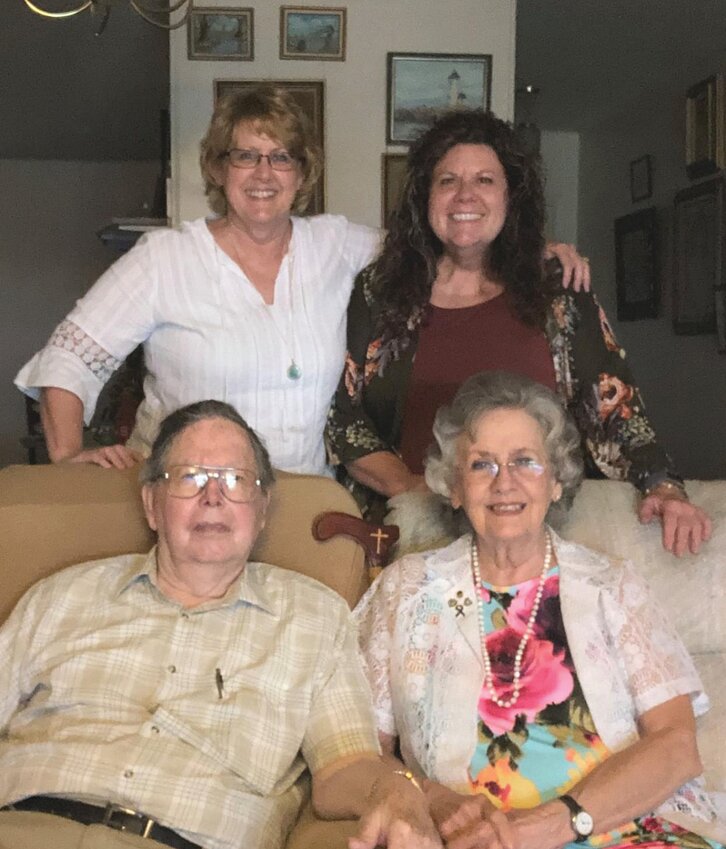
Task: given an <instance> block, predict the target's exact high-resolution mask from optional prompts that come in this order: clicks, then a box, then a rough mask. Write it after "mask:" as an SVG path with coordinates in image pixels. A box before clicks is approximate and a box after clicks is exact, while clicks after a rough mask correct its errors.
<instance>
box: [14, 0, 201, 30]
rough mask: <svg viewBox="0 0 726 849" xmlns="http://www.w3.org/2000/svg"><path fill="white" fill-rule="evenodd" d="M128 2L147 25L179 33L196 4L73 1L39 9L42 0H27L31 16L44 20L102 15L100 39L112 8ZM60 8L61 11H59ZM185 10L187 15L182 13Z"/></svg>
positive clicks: (51, 1)
mask: <svg viewBox="0 0 726 849" xmlns="http://www.w3.org/2000/svg"><path fill="white" fill-rule="evenodd" d="M124 2H128V4H129V6H131V8H132V9H133V10H134V11H135V12H136V13H137V14H138V15H140V16H141V17H142V18H143V19H144V20H145V21H148V23H150V24H153V25H154V26H155V27H159V28H161V29H177V28H178V27H180V26H183V25H184V23H186V20H187V18H188V17H189V12H190V10H191V7H192V0H78V2H76V0H71V2H70V3H68V2H65V0H64V2H59V0H43V6H40V5H38V0H35V2H33V0H24V3H25V5H26V6H27V7H28V8H29V9H30V11H31V12H35V14H36V15H40V16H41V17H43V18H72V17H73V16H74V15H78V14H79V13H80V12H85V10H86V9H90V11H91V14H92V15H100V18H101V22H100V24H99V26H98V29H97V30H96V35H101V33H102V32H103V31H104V29H105V28H106V24H107V23H108V16H109V15H110V14H111V8H112V7H113V6H118V5H120V4H121V3H124ZM59 6H60V7H61V8H58V7H59ZM182 9H183V11H180V10H182ZM175 12H179V13H180V17H179V19H178V20H176V21H174V22H172V21H171V17H172V15H174V13H175Z"/></svg>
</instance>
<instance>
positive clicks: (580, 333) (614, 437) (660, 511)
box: [555, 292, 711, 556]
mask: <svg viewBox="0 0 726 849" xmlns="http://www.w3.org/2000/svg"><path fill="white" fill-rule="evenodd" d="M558 301H559V307H557V306H556V310H555V312H556V313H558V314H559V315H560V316H562V317H563V318H562V319H561V320H562V322H563V325H564V327H563V329H562V332H563V335H564V336H566V337H569V350H570V351H571V356H572V368H573V371H574V374H575V379H576V382H577V384H578V389H577V392H576V395H575V397H574V398H573V399H572V405H571V411H572V412H573V413H574V416H575V419H576V421H577V424H578V427H579V429H580V432H581V433H583V435H584V436H585V444H586V445H587V448H588V451H589V454H590V457H591V459H592V461H593V463H594V465H595V466H596V467H597V468H598V469H599V470H600V471H601V472H602V473H603V474H604V475H605V476H606V477H608V478H610V479H612V480H628V481H629V482H630V483H632V484H633V485H634V486H635V487H636V488H637V489H638V490H639V491H640V492H641V494H643V496H644V499H643V501H642V502H641V504H640V505H639V507H638V516H639V518H640V520H641V522H644V523H647V522H650V521H654V520H659V521H660V522H661V525H662V530H663V533H662V541H663V547H664V548H665V549H666V550H667V551H671V552H673V553H674V554H676V555H678V556H680V555H682V554H684V553H685V551H686V550H690V551H691V552H692V553H694V554H695V553H697V552H698V550H699V548H700V546H701V544H702V542H703V541H704V540H707V539H708V538H709V537H710V535H711V520H710V519H709V517H708V516H707V514H706V513H705V512H704V511H703V510H701V509H700V508H698V507H696V506H695V505H693V504H690V502H689V501H688V496H687V495H686V493H685V490H684V489H683V488H682V479H681V478H680V476H679V475H678V473H677V472H676V469H675V466H674V464H673V461H672V460H671V458H670V457H669V456H668V454H667V452H666V451H665V449H664V448H663V446H662V445H661V444H660V443H659V441H658V439H657V437H656V434H655V430H654V428H653V426H652V424H651V422H650V419H649V418H648V415H647V413H646V410H645V404H644V402H643V399H642V396H641V394H640V390H639V389H638V386H637V384H636V381H635V377H634V375H633V373H632V370H631V366H630V363H629V361H628V358H627V356H626V354H625V351H624V350H623V348H621V347H620V345H619V344H618V342H617V339H616V338H615V334H614V332H613V329H612V326H611V324H610V322H609V320H608V317H607V315H606V313H605V310H604V309H603V308H602V306H601V305H600V303H599V301H598V299H597V297H596V296H595V294H594V293H589V294H588V293H584V292H580V293H579V294H570V293H566V294H563V295H562V296H560V297H559V298H558ZM661 484H664V486H660V487H659V485H661Z"/></svg>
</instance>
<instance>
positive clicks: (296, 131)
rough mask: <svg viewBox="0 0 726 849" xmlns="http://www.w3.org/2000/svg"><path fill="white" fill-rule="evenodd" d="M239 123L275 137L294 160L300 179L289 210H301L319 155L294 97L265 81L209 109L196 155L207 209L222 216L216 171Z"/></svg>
mask: <svg viewBox="0 0 726 849" xmlns="http://www.w3.org/2000/svg"><path fill="white" fill-rule="evenodd" d="M240 123H248V124H250V125H251V126H252V128H253V129H254V131H255V132H256V133H261V134H263V135H266V136H269V137H270V138H272V139H277V140H278V141H279V142H280V143H281V144H282V145H283V147H284V148H285V149H286V150H287V151H288V152H289V153H291V154H292V155H293V156H294V157H295V158H296V159H297V160H298V162H299V164H300V169H301V172H302V178H303V180H302V185H301V187H300V189H299V191H298V193H297V195H296V196H295V201H294V203H293V207H292V208H293V212H301V211H303V210H304V209H305V207H306V206H307V204H308V201H309V200H310V195H311V193H312V190H313V187H314V185H315V183H316V182H317V180H318V177H319V176H320V173H321V171H322V167H323V154H322V151H321V149H320V146H319V145H318V143H317V141H316V140H315V134H314V131H313V128H312V125H311V124H310V121H309V120H308V118H307V116H306V115H305V113H304V112H303V111H302V109H301V108H300V107H299V106H298V104H297V102H296V101H295V99H294V98H293V96H292V95H291V94H290V93H289V92H287V91H285V90H284V89H282V88H279V87H277V86H274V85H271V84H268V83H263V84H261V85H259V86H255V87H254V88H250V89H242V90H241V91H234V92H232V93H231V94H228V95H226V96H224V97H222V98H220V100H219V101H218V102H217V104H216V106H215V107H214V114H213V115H212V120H211V121H210V123H209V127H208V129H207V132H206V134H205V136H204V138H203V139H202V142H201V145H200V154H199V167H200V168H201V171H202V177H203V179H204V193H205V194H206V196H207V203H208V204H209V208H210V209H211V210H212V212H216V213H217V214H218V215H226V214H227V198H226V197H225V194H224V189H223V188H222V186H220V183H219V171H220V167H221V164H222V160H223V159H224V156H225V154H226V153H227V151H228V150H229V148H230V145H231V144H232V140H233V138H234V131H235V129H236V128H237V126H238V125H239V124H240Z"/></svg>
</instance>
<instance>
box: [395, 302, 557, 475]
mask: <svg viewBox="0 0 726 849" xmlns="http://www.w3.org/2000/svg"><path fill="white" fill-rule="evenodd" d="M496 369H503V370H505V371H513V372H516V373H518V374H523V375H526V376H527V377H531V378H532V380H536V381H537V382H538V383H542V384H544V385H545V386H547V387H549V388H550V389H552V390H555V370H554V366H553V364H552V354H551V352H550V348H549V345H548V344H547V338H546V337H545V335H544V333H543V332H542V331H541V330H536V329H534V328H532V327H528V326H527V325H526V324H523V323H522V321H520V319H518V318H517V317H516V315H514V314H513V313H512V311H511V309H510V307H509V305H508V304H507V301H506V298H505V297H504V295H497V297H495V298H492V299H491V300H489V301H485V302H484V303H483V304H476V306H473V307H463V308H461V309H442V308H441V307H434V306H429V308H428V310H427V318H426V319H424V322H423V324H422V325H421V327H420V328H419V341H418V347H417V349H416V357H415V359H414V363H413V373H412V375H411V383H410V385H409V389H408V397H407V398H406V404H405V407H404V411H403V422H402V428H401V456H402V457H403V461H404V462H405V463H406V465H407V466H408V468H409V469H410V470H411V471H412V472H413V473H414V474H422V473H423V460H424V457H425V455H426V451H427V449H428V447H429V445H430V444H431V442H432V440H433V437H432V428H433V424H434V416H435V414H436V410H437V409H438V408H439V407H440V406H441V405H442V404H448V403H449V402H450V401H451V399H452V398H453V397H454V395H455V393H456V390H457V389H458V388H459V385H460V384H461V383H462V382H463V381H464V380H466V378H467V377H471V375H472V374H476V373H477V372H480V371H494V370H496Z"/></svg>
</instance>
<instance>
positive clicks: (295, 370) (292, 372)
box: [273, 234, 302, 380]
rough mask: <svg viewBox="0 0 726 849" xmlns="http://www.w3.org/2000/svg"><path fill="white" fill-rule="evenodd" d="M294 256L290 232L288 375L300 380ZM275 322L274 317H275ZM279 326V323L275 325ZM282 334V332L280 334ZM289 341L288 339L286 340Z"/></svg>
mask: <svg viewBox="0 0 726 849" xmlns="http://www.w3.org/2000/svg"><path fill="white" fill-rule="evenodd" d="M293 258H294V253H293V250H292V234H290V242H289V243H288V246H287V283H288V294H289V296H290V342H291V343H292V345H291V349H288V350H289V353H290V365H289V366H288V367H287V376H288V378H289V379H290V380H300V378H301V377H302V369H301V368H300V366H299V365H298V364H297V363H296V362H295V353H294V352H295V332H294V330H293V328H294V318H295V310H294V309H293V279H292V278H293ZM273 322H274V318H273ZM275 327H277V325H275ZM280 335H281V336H282V334H280ZM285 341H287V340H285Z"/></svg>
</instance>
